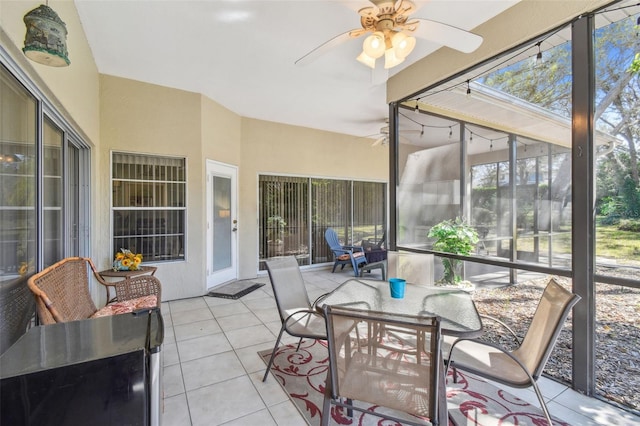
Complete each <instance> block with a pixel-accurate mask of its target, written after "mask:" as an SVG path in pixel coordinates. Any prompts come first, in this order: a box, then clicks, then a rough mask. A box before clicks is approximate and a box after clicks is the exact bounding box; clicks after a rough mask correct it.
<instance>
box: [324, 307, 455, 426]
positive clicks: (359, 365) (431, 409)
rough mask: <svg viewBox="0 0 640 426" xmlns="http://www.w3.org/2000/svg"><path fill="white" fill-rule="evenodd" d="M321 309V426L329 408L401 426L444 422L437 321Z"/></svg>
mask: <svg viewBox="0 0 640 426" xmlns="http://www.w3.org/2000/svg"><path fill="white" fill-rule="evenodd" d="M323 311H324V315H325V317H326V319H327V343H328V349H329V371H328V373H327V382H326V387H325V395H324V403H323V408H322V423H321V424H322V425H323V426H324V425H328V424H329V422H330V419H331V414H332V409H331V406H332V405H335V406H337V407H342V408H343V409H346V410H347V415H349V416H353V410H355V411H358V412H361V413H364V414H370V415H373V416H378V417H382V418H384V419H388V420H392V421H394V422H398V423H401V424H410V425H425V424H431V425H439V424H442V425H446V424H447V421H448V419H447V406H446V392H445V387H444V375H443V370H444V368H443V363H442V354H441V352H440V337H441V328H440V318H439V317H437V316H413V315H401V314H390V313H384V312H376V311H370V310H357V309H352V308H347V307H344V306H339V305H325V306H323ZM344 401H346V402H344ZM363 420H364V419H362V418H359V419H356V418H353V424H361V423H362V421H363Z"/></svg>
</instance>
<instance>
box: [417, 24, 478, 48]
mask: <svg viewBox="0 0 640 426" xmlns="http://www.w3.org/2000/svg"><path fill="white" fill-rule="evenodd" d="M415 20H417V21H419V22H420V25H418V26H417V28H416V29H415V30H414V31H413V35H415V36H416V37H420V38H423V39H425V40H430V41H434V42H436V43H439V44H442V45H443V46H447V47H450V48H452V49H455V50H459V51H460V52H463V53H471V52H473V51H474V50H476V49H477V48H478V47H480V45H481V44H482V37H481V36H479V35H477V34H474V33H472V32H469V31H465V30H463V29H460V28H458V27H454V26H452V25H448V24H443V23H442V22H437V21H432V20H430V19H422V18H415Z"/></svg>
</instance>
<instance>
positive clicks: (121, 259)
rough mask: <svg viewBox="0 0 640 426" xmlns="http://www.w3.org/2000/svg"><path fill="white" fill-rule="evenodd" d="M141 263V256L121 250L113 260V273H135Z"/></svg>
mask: <svg viewBox="0 0 640 426" xmlns="http://www.w3.org/2000/svg"><path fill="white" fill-rule="evenodd" d="M141 263H142V254H140V253H138V254H135V253H133V252H132V251H131V250H128V249H125V248H121V249H120V251H119V252H118V253H116V257H115V259H114V260H113V270H114V271H137V270H138V269H140V264H141Z"/></svg>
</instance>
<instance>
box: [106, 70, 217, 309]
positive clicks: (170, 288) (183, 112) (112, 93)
mask: <svg viewBox="0 0 640 426" xmlns="http://www.w3.org/2000/svg"><path fill="white" fill-rule="evenodd" d="M100 82H101V84H100V108H101V114H100V123H101V140H102V141H103V143H102V146H101V149H100V150H99V152H98V156H99V158H100V164H101V168H102V169H104V170H109V168H110V164H111V152H112V151H124V152H134V153H149V154H156V155H166V156H175V157H183V158H186V161H187V206H186V208H187V215H186V217H187V225H186V232H187V238H186V249H185V254H186V261H184V262H170V263H162V267H161V268H159V269H158V271H157V272H156V276H157V277H158V278H159V279H160V281H162V283H163V295H162V296H163V299H164V300H171V299H180V298H184V297H191V296H195V295H202V294H204V287H203V285H202V283H203V282H204V268H203V264H204V251H205V250H204V245H203V244H204V240H203V238H202V234H203V232H202V231H203V229H205V226H206V225H205V221H204V211H205V199H204V198H205V197H204V189H205V181H204V179H205V178H204V175H205V172H204V164H205V163H204V161H203V160H202V147H201V140H202V126H201V123H202V118H201V114H200V112H201V95H199V94H197V93H191V92H186V91H182V90H176V89H170V88H167V87H162V86H157V85H153V84H146V83H141V82H137V81H133V80H127V79H123V78H118V77H113V76H106V75H103V76H101V78H100ZM94 178H95V179H99V180H100V181H101V182H102V183H103V186H104V187H106V188H108V187H109V179H110V176H109V173H105V174H103V175H101V176H94ZM102 201H103V206H102V208H101V209H99V210H97V211H98V212H99V216H100V223H101V229H105V230H107V229H109V230H110V198H109V197H108V196H105V197H102ZM109 235H111V231H109V232H104V233H102V234H101V235H100V238H101V239H102V240H103V242H104V243H105V244H106V245H107V246H109ZM109 257H110V254H109Z"/></svg>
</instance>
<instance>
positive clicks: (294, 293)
mask: <svg viewBox="0 0 640 426" xmlns="http://www.w3.org/2000/svg"><path fill="white" fill-rule="evenodd" d="M266 265H267V271H268V272H269V280H270V281H271V287H272V288H273V295H274V297H275V299H276V305H277V307H278V313H279V314H280V321H281V322H282V326H281V327H280V333H279V334H278V338H277V339H276V343H275V345H274V346H273V351H272V352H271V357H270V358H269V363H268V365H267V370H266V371H265V373H264V377H263V378H262V381H263V382H264V381H266V380H267V376H268V375H269V371H270V370H271V365H272V364H273V357H274V356H275V354H276V351H277V349H278V345H279V344H280V339H282V334H283V333H284V332H285V331H286V332H287V333H288V334H289V335H291V336H294V337H299V338H300V340H299V341H298V347H297V348H296V351H297V350H298V349H300V343H302V339H305V338H307V339H320V340H326V339H327V334H326V332H327V330H326V325H325V321H324V317H323V316H322V314H321V313H320V312H318V311H317V310H316V309H315V302H314V303H311V302H310V301H309V295H308V293H307V288H306V287H305V285H304V280H303V279H302V273H301V272H300V267H299V266H298V261H297V260H296V258H295V257H294V256H287V257H280V258H272V259H269V260H267V261H266ZM323 296H324V295H323ZM323 296H320V298H321V297H323ZM320 298H318V299H320ZM316 302H317V300H316Z"/></svg>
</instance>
